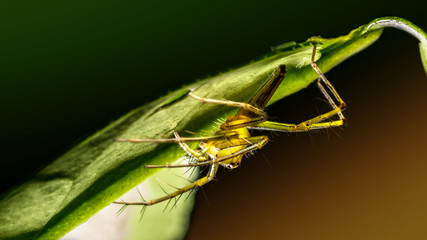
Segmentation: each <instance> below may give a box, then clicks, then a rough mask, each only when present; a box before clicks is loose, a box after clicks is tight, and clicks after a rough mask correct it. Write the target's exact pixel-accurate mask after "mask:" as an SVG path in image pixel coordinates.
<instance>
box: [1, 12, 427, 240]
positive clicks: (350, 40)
mask: <svg viewBox="0 0 427 240" xmlns="http://www.w3.org/2000/svg"><path fill="white" fill-rule="evenodd" d="M387 19H388V20H393V21H400V22H404V23H405V24H407V25H409V26H410V27H412V28H413V29H415V30H416V32H418V33H419V35H420V36H421V38H420V52H421V56H422V61H423V64H424V67H425V68H426V69H427V60H426V57H427V41H425V39H426V34H425V33H424V32H423V31H422V30H421V29H419V28H417V27H416V26H415V25H413V24H412V23H410V22H408V21H406V20H404V19H399V18H390V17H388V18H381V19H375V20H374V21H372V22H371V23H369V24H367V25H363V26H361V27H359V28H357V29H355V30H353V31H351V32H350V33H349V34H347V35H344V36H340V37H337V38H332V39H324V38H320V37H313V38H311V39H309V40H307V41H306V42H303V43H299V44H296V43H289V44H285V45H282V46H281V47H278V48H276V49H275V50H274V51H273V52H271V53H270V54H268V55H266V56H264V57H263V58H262V59H260V60H258V61H256V62H252V63H250V64H248V65H245V66H243V67H241V68H238V69H235V70H231V71H229V72H226V73H222V74H219V75H217V76H214V77H210V78H208V79H204V80H202V81H198V82H196V83H194V84H192V85H189V86H186V87H183V88H182V89H179V90H177V91H174V92H172V93H170V94H168V95H167V96H164V97H162V98H160V99H158V100H156V101H154V102H152V103H149V104H146V105H144V106H142V107H140V108H138V109H135V110H133V111H132V112H130V113H128V114H127V115H125V116H123V117H122V118H120V119H118V120H117V121H115V122H113V123H112V124H110V125H109V126H107V127H106V128H104V129H103V130H101V131H99V132H97V133H96V134H94V135H93V136H91V137H89V138H88V139H86V140H85V141H84V142H82V143H80V144H79V145H77V146H75V147H74V148H73V149H71V150H70V151H68V152H67V153H66V154H64V155H63V156H61V157H59V158H58V159H57V160H56V161H54V162H53V163H52V164H50V165H49V166H47V167H46V168H45V169H43V170H42V171H40V172H39V173H38V174H37V175H35V176H34V177H33V178H32V179H30V180H29V181H27V182H25V183H23V184H22V185H20V186H18V187H17V188H15V189H13V190H12V191H10V192H8V193H7V194H5V195H3V196H2V197H1V199H0V239H12V238H13V239H34V238H37V239H57V238H60V237H61V236H63V235H64V234H66V233H67V232H68V231H70V230H71V229H73V228H75V227H76V226H78V225H79V224H81V223H83V222H84V221H86V220H87V219H88V218H89V217H91V216H92V215H94V214H95V213H96V212H98V211H99V210H101V209H102V208H104V207H105V206H107V205H108V204H110V203H111V202H112V201H114V200H116V199H118V198H119V197H120V196H122V195H123V194H124V193H126V192H127V191H129V190H130V189H132V188H134V187H135V186H136V185H138V184H139V183H141V182H143V181H144V180H145V179H146V178H148V177H149V176H151V175H152V174H154V173H156V171H158V169H146V168H143V166H144V165H153V164H154V165H162V164H167V163H173V162H174V161H176V160H177V159H178V158H180V157H181V156H183V155H184V154H185V152H184V151H182V150H181V149H180V148H179V146H177V144H158V143H143V144H132V143H119V142H114V141H113V139H115V138H165V137H173V131H178V132H180V133H181V134H182V135H183V136H185V134H186V132H185V130H188V131H192V132H196V133H199V134H200V135H209V133H213V132H215V131H216V130H217V129H218V125H217V123H215V122H216V121H219V120H220V119H223V118H226V117H227V116H230V115H232V114H233V113H235V112H236V111H237V110H236V109H233V108H232V107H227V106H220V105H215V104H206V103H201V102H199V101H196V100H194V99H190V98H188V97H186V93H187V92H188V91H189V89H193V90H194V94H195V95H198V96H203V97H208V98H212V99H229V100H233V101H241V102H245V101H247V100H248V99H250V97H251V96H252V95H253V94H254V93H255V92H256V91H257V89H258V88H259V87H260V86H261V85H262V84H263V83H264V81H265V80H267V78H268V76H269V74H270V73H271V72H272V71H273V70H274V69H275V68H276V67H277V66H279V65H280V64H285V65H286V67H287V75H286V78H285V80H284V82H283V83H282V85H280V87H279V88H278V90H277V91H276V93H275V94H274V95H273V97H272V99H271V101H270V102H269V104H272V103H274V102H276V101H278V100H280V99H281V98H284V97H286V96H288V95H290V94H292V93H295V92H297V91H299V90H301V89H303V88H305V87H307V86H308V85H309V84H310V83H312V82H313V81H314V80H315V79H316V78H317V75H316V73H315V72H314V71H313V70H312V69H311V66H310V61H311V55H312V48H313V44H316V45H317V46H318V52H317V55H316V62H317V64H318V65H319V67H320V68H321V69H322V71H323V72H327V71H329V70H330V69H332V68H333V67H335V66H336V65H337V64H339V63H341V62H342V61H344V60H345V59H347V58H348V57H350V56H352V55H353V54H355V53H357V52H359V51H361V50H363V49H365V48H366V47H368V46H369V45H370V44H372V43H373V42H374V41H376V40H377V39H378V38H379V37H380V35H381V33H382V29H383V28H384V27H389V26H382V25H381V24H377V23H378V22H380V21H381V20H387ZM423 39H424V40H423Z"/></svg>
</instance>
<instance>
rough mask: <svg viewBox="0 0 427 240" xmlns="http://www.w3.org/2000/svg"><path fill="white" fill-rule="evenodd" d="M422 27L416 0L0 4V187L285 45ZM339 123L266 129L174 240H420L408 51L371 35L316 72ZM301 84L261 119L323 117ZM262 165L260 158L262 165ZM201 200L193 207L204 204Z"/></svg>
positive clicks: (418, 99)
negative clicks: (170, 96)
mask: <svg viewBox="0 0 427 240" xmlns="http://www.w3.org/2000/svg"><path fill="white" fill-rule="evenodd" d="M382 16H399V17H403V18H407V19H408V20H410V21H412V22H414V23H415V24H417V25H418V26H420V27H421V28H423V29H424V30H427V15H426V14H425V8H424V5H423V2H422V1H409V0H408V1H405V3H404V5H402V3H401V1H387V2H385V1H384V2H373V1H365V0H363V1H357V3H356V2H355V3H353V4H350V3H345V4H343V3H342V2H340V1H317V2H313V3H307V2H297V1H292V2H291V1H279V2H273V1H263V2H262V3H259V1H233V2H230V1H216V2H200V1H179V2H178V1H167V2H164V1H163V2H156V3H154V2H151V3H150V2H143V1H126V2H118V1H108V0H107V1H80V0H77V1H65V2H64V1H59V2H58V1H10V0H6V1H1V2H0V29H1V35H2V36H1V37H0V91H1V94H0V104H1V112H2V117H1V118H0V121H1V122H0V126H1V131H2V135H3V136H2V138H1V152H2V157H1V159H2V160H1V161H0V164H1V165H0V181H1V192H5V191H7V189H9V188H11V187H13V186H14V185H16V184H18V183H19V182H21V181H24V180H25V179H27V178H29V177H30V176H31V175H32V174H34V172H35V171H36V170H37V169H40V168H42V167H43V166H45V165H46V164H48V163H49V162H51V161H52V160H54V159H55V158H56V157H58V156H60V155H61V154H63V153H64V152H65V151H67V150H68V149H69V148H71V147H72V146H73V145H75V144H76V143H78V142H79V141H81V140H83V139H84V138H85V137H87V136H90V135H91V134H93V133H94V132H95V131H97V130H99V129H101V128H103V127H104V126H106V125H107V124H108V123H110V122H111V121H113V120H115V119H116V118H118V117H120V116H121V115H123V114H125V113H127V112H128V111H130V110H131V109H134V108H136V107H138V106H140V105H142V104H144V103H147V102H150V101H152V100H154V99H156V98H157V97H159V96H162V95H164V94H166V93H167V92H168V91H170V90H174V89H176V88H178V87H180V86H182V85H183V84H186V83H192V82H193V81H194V80H195V79H203V78H205V77H207V76H210V75H215V74H216V73H218V72H220V71H226V70H228V69H230V68H234V67H238V66H240V65H243V64H246V63H248V62H249V61H250V60H253V59H257V58H258V57H260V56H262V55H263V54H266V53H268V52H269V51H270V47H271V46H276V45H279V44H281V43H284V42H288V41H297V42H301V41H305V40H306V39H307V38H309V37H311V36H318V35H320V36H323V37H337V36H339V35H343V34H347V33H348V32H349V31H351V30H352V29H354V28H357V27H358V26H360V25H363V24H366V23H368V22H369V21H371V20H373V19H374V18H377V17H382ZM327 77H328V78H329V79H330V80H331V82H332V83H333V84H334V86H335V88H336V89H337V90H338V92H339V93H340V94H341V97H342V98H343V99H344V100H346V102H347V105H348V109H347V110H346V111H345V115H346V117H347V118H348V125H347V126H345V127H343V128H342V129H336V130H335V131H322V132H318V133H317V132H313V133H309V134H279V135H271V134H269V135H270V136H271V137H272V139H273V141H272V142H271V143H270V144H268V145H267V146H266V147H265V148H264V149H263V151H262V153H258V154H256V155H255V156H254V157H251V158H248V159H246V160H245V161H244V162H243V163H242V167H241V168H238V169H236V170H233V171H232V172H230V171H228V170H221V171H220V173H219V174H218V178H217V181H216V182H214V183H211V184H209V185H207V186H206V187H205V188H204V189H203V190H204V192H205V194H202V193H201V192H199V194H198V196H197V203H196V207H195V210H194V213H193V218H192V222H191V226H190V230H189V233H188V235H187V238H188V239H200V238H201V237H203V238H204V239H216V238H218V237H221V238H225V239H231V238H234V237H239V238H246V239H255V238H260V237H264V238H277V237H280V238H287V239H362V238H363V239H425V238H426V237H427V228H426V227H425V226H426V224H427V206H426V204H425V203H426V202H427V174H426V173H427V157H426V156H427V147H426V143H427V141H426V140H425V136H427V126H426V124H425V123H426V122H427V114H426V110H427V107H426V105H425V104H426V103H427V77H426V75H425V72H424V70H423V68H422V65H421V61H420V57H419V52H418V44H417V40H415V39H414V38H412V37H411V36H409V35H408V34H406V33H403V32H399V31H397V30H393V29H386V30H385V31H384V34H383V36H382V37H381V38H380V40H379V41H377V42H376V43H375V44H374V45H373V46H371V47H370V48H368V49H366V50H365V51H363V52H362V53H360V54H358V55H356V56H354V57H352V58H351V59H349V60H347V61H346V62H344V63H343V64H341V65H339V66H338V67H336V68H335V69H333V70H332V71H331V72H329V73H328V74H327ZM319 98H321V96H320V95H319V93H318V90H317V89H316V88H315V87H314V86H312V87H309V88H307V89H305V90H303V91H301V92H299V93H297V94H295V95H293V96H291V97H288V98H286V99H284V100H282V101H280V102H278V103H277V104H274V105H273V106H270V107H269V108H268V113H269V115H270V116H271V117H272V118H273V119H274V120H277V121H281V122H299V121H303V120H306V119H307V118H309V117H312V116H314V115H316V114H317V112H318V111H324V110H326V109H325V106H324V104H323V103H322V101H321V100H319ZM266 160H267V161H266ZM204 195H206V198H205V196H204Z"/></svg>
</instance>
